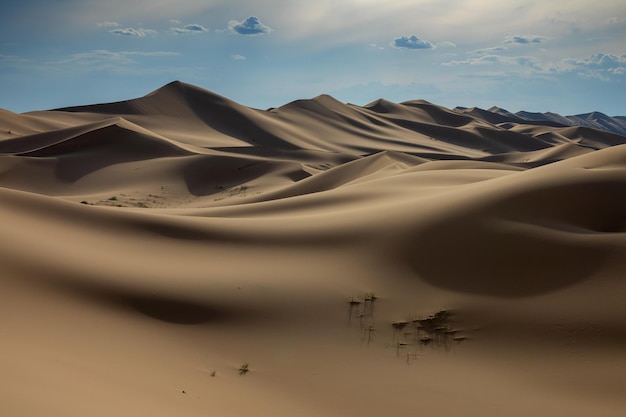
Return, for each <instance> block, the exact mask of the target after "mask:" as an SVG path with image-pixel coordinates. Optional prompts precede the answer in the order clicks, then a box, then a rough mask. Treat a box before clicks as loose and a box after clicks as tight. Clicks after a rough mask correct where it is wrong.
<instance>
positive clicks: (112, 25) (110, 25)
mask: <svg viewBox="0 0 626 417" xmlns="http://www.w3.org/2000/svg"><path fill="white" fill-rule="evenodd" d="M96 25H98V27H99V28H117V27H120V26H122V25H120V24H119V23H117V22H100V23H96Z"/></svg>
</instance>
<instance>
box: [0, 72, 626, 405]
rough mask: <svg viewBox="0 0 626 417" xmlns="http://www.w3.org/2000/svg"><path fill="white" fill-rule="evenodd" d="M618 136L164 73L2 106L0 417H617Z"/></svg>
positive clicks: (533, 117) (599, 129) (624, 255)
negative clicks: (137, 91)
mask: <svg viewBox="0 0 626 417" xmlns="http://www.w3.org/2000/svg"><path fill="white" fill-rule="evenodd" d="M620 121H621V119H620V118H618V117H613V118H609V117H608V116H606V115H602V114H598V113H590V114H588V115H579V116H577V117H567V118H566V117H563V116H559V115H557V114H554V113H550V114H530V113H517V114H513V113H510V112H508V111H506V110H503V109H499V108H492V109H489V110H482V109H479V108H457V109H447V108H445V107H442V106H438V105H436V104H433V103H429V102H427V101H425V100H412V101H406V102H403V103H393V102H390V101H386V100H384V99H379V100H376V101H374V102H372V103H369V104H367V105H365V106H356V105H353V104H345V103H342V102H340V101H338V100H336V99H335V98H333V97H331V96H328V95H320V96H317V97H314V98H311V99H303V100H296V101H294V102H291V103H287V104H285V105H283V106H281V107H278V108H272V109H268V110H259V109H253V108H249V107H246V106H243V105H241V104H238V103H236V102H234V101H232V100H229V99H228V98H225V97H222V96H220V95H218V94H215V93H213V92H210V91H208V90H204V89H202V88H199V87H196V86H193V85H190V84H186V83H182V82H179V81H176V82H172V83H170V84H167V85H165V86H163V87H161V88H159V89H157V90H155V91H153V92H151V93H149V94H147V95H146V96H144V97H139V98H136V99H132V100H125V101H119V102H114V103H102V104H94V105H85V106H75V107H68V108H62V109H55V110H49V111H36V112H30V113H26V114H15V113H11V112H8V111H4V110H2V111H0V218H2V221H3V226H2V227H1V228H0V317H2V318H3V326H2V327H1V328H2V332H3V333H2V343H0V361H1V362H2V370H3V378H2V381H1V382H0V388H1V389H0V404H1V406H0V407H1V408H2V412H3V413H5V414H7V415H12V416H13V415H15V416H17V415H19V416H26V417H30V416H40V415H50V414H52V415H63V416H67V417H74V416H76V417H79V416H80V417H83V416H86V415H119V416H138V415H151V416H172V415H177V416H200V415H206V414H207V413H209V414H216V415H220V416H225V417H229V416H241V415H271V416H325V417H327V416H337V417H339V416H341V417H345V416H348V417H351V416H354V417H357V416H358V417H370V416H371V417H375V416H376V417H378V416H383V415H389V414H397V415H408V416H413V415H429V416H435V417H437V416H440V417H444V416H450V415H464V416H481V417H482V416H485V415H491V414H497V415H506V416H513V417H522V416H523V417H527V416H529V415H535V414H540V415H550V416H556V417H560V416H563V417H565V416H567V417H572V416H574V417H587V416H590V415H593V416H602V417H613V416H615V417H617V416H621V415H622V414H623V410H624V405H625V404H624V395H623V394H624V393H623V389H622V387H623V386H624V384H625V383H626V381H625V380H624V372H623V366H622V365H623V352H624V347H625V346H626V337H625V336H624V335H625V334H626V321H625V320H624V314H623V313H624V297H623V294H624V293H625V291H626V287H625V281H624V279H623V278H624V271H626V199H625V198H624V196H625V195H626V137H625V136H621V135H620V134H619V132H618V129H617V128H618V127H619V123H620ZM611 126H612V127H613V128H612V131H609V130H611V129H609V127H611ZM607 129H608V130H607Z"/></svg>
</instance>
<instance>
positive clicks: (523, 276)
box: [405, 219, 611, 297]
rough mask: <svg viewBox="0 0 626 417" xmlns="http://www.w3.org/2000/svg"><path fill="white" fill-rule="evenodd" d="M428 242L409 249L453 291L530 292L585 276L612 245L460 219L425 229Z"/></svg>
mask: <svg viewBox="0 0 626 417" xmlns="http://www.w3.org/2000/svg"><path fill="white" fill-rule="evenodd" d="M415 240H416V241H419V242H424V244H422V245H418V246H417V247H415V248H412V250H411V251H410V253H406V252H405V259H409V261H408V263H409V265H410V266H411V268H412V269H413V270H414V271H415V272H416V273H417V274H418V275H419V276H420V277H421V278H423V279H424V280H426V281H428V282H429V283H431V284H433V285H435V286H438V287H442V288H446V289H449V290H453V291H460V292H466V293H474V294H483V295H493V296H501V297H524V296H531V295H537V294H542V293H546V292H549V291H553V290H557V289H559V288H563V287H567V286H570V285H572V284H575V283H577V282H579V281H582V280H584V279H586V278H588V277H589V276H591V275H592V274H593V273H594V272H596V271H597V270H598V269H599V268H600V267H601V266H602V264H603V262H604V261H605V260H606V259H607V258H608V256H610V255H611V252H610V250H607V249H603V248H600V247H596V246H592V245H584V244H582V243H578V242H574V241H568V240H567V239H566V238H565V237H564V236H550V235H549V234H545V235H544V234H542V233H538V232H537V231H535V230H530V229H529V230H525V227H524V226H523V227H520V228H510V229H509V228H507V225H506V224H498V223H497V222H487V221H484V220H483V221H482V222H480V221H473V222H471V223H469V222H468V221H467V220H466V219H455V220H453V221H449V222H446V223H445V224H434V225H431V226H430V227H429V228H428V229H426V230H423V231H422V232H420V233H419V234H418V235H417V236H416V237H415Z"/></svg>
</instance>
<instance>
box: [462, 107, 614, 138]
mask: <svg viewBox="0 0 626 417" xmlns="http://www.w3.org/2000/svg"><path fill="white" fill-rule="evenodd" d="M455 110H456V111H458V112H461V113H467V114H472V115H473V116H477V117H479V118H482V119H483V120H485V121H488V122H490V123H507V122H511V123H527V124H536V123H537V122H538V123H540V124H542V125H546V124H548V125H550V126H553V127H574V126H579V127H589V128H592V129H598V130H605V131H607V132H611V133H617V134H618V135H622V136H626V116H613V117H611V116H607V115H606V114H604V113H601V112H598V111H594V112H590V113H583V114H576V115H573V116H561V115H560V114H558V113H552V112H545V113H537V112H528V111H518V112H516V113H512V112H510V111H508V110H505V109H503V108H500V107H496V106H494V107H491V108H489V109H487V110H483V109H480V108H477V107H471V108H467V107H456V108H455Z"/></svg>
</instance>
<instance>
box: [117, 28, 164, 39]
mask: <svg viewBox="0 0 626 417" xmlns="http://www.w3.org/2000/svg"><path fill="white" fill-rule="evenodd" d="M109 32H111V33H112V34H114V35H120V36H135V37H138V38H143V37H145V36H148V35H156V34H157V33H158V32H157V31H156V30H154V29H143V28H139V29H135V28H125V29H113V30H110V31H109Z"/></svg>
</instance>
